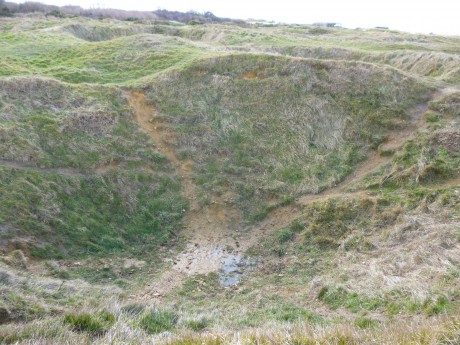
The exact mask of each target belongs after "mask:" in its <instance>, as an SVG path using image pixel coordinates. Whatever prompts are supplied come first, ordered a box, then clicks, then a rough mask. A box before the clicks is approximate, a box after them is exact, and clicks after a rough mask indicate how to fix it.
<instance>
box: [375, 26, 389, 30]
mask: <svg viewBox="0 0 460 345" xmlns="http://www.w3.org/2000/svg"><path fill="white" fill-rule="evenodd" d="M375 28H376V29H380V30H389V29H390V28H389V27H388V26H376V27H375Z"/></svg>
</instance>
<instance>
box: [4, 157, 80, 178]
mask: <svg viewBox="0 0 460 345" xmlns="http://www.w3.org/2000/svg"><path fill="white" fill-rule="evenodd" d="M0 165H5V166H8V167H10V168H14V169H22V170H35V171H40V172H43V173H49V174H61V175H66V176H70V177H85V176H86V175H85V174H82V173H81V172H79V171H78V170H77V169H72V168H42V167H37V166H32V165H30V163H27V162H17V161H7V160H0Z"/></svg>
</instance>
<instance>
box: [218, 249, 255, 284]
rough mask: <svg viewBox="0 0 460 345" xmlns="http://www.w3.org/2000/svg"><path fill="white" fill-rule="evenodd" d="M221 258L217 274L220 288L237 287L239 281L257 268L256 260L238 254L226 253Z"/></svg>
mask: <svg viewBox="0 0 460 345" xmlns="http://www.w3.org/2000/svg"><path fill="white" fill-rule="evenodd" d="M226 254H227V255H225V256H223V257H222V258H221V262H220V263H221V268H220V270H219V272H218V276H219V280H220V283H221V284H222V286H234V285H237V284H238V282H239V281H240V279H241V278H242V277H243V276H244V275H245V274H247V273H248V272H249V271H251V270H253V269H255V268H256V266H257V259H255V258H247V257H242V256H240V255H239V254H232V253H226Z"/></svg>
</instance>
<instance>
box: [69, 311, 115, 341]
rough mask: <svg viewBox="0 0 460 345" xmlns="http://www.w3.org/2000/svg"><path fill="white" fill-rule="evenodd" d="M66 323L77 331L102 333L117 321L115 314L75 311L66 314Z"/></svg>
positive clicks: (94, 333) (93, 333)
mask: <svg viewBox="0 0 460 345" xmlns="http://www.w3.org/2000/svg"><path fill="white" fill-rule="evenodd" d="M64 323H65V324H67V325H69V326H70V327H71V328H72V329H73V330H74V331H76V332H87V333H90V334H92V335H98V336H100V335H102V334H103V333H105V332H107V331H108V329H109V328H110V327H112V325H113V324H114V323H115V315H113V314H111V313H109V312H106V311H100V312H97V313H73V314H67V315H66V316H64Z"/></svg>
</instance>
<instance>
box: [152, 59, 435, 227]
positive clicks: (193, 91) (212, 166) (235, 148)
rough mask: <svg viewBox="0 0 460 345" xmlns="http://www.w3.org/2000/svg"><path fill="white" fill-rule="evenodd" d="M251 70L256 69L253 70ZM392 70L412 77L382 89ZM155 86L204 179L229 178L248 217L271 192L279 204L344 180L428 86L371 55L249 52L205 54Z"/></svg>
mask: <svg viewBox="0 0 460 345" xmlns="http://www.w3.org/2000/svg"><path fill="white" fill-rule="evenodd" d="M250 73H253V75H256V76H257V77H256V78H252V79H245V75H250ZM343 74H345V75H349V76H352V75H354V74H361V78H360V79H359V80H356V81H355V82H353V83H350V82H349V81H344V80H343V79H341V77H340V76H341V75H343ZM392 78H396V79H399V80H401V82H402V83H405V86H404V87H403V86H402V84H399V85H393V86H390V87H387V88H380V86H379V85H381V84H382V83H385V80H388V79H392ZM153 89H154V91H153V92H151V93H150V98H151V100H152V101H153V102H154V104H155V105H156V107H157V108H158V109H159V111H160V113H161V114H162V115H164V116H165V118H166V119H167V120H168V121H169V122H170V124H171V125H172V126H174V128H175V130H176V132H177V134H178V137H179V138H178V139H179V140H178V141H179V142H178V149H181V150H183V151H185V150H187V151H188V153H187V156H189V157H191V159H192V160H194V161H196V162H199V164H197V166H196V170H197V172H198V176H197V177H196V182H197V184H198V185H199V186H200V187H202V188H203V189H204V190H211V191H214V192H216V193H221V192H222V191H223V190H224V188H223V185H230V188H231V189H232V190H233V191H234V192H236V193H237V194H238V203H239V205H240V206H241V208H242V209H243V210H244V212H245V215H246V219H248V220H249V221H257V220H260V219H261V218H263V217H264V215H265V214H266V213H267V210H269V209H270V207H271V206H272V205H273V202H272V204H270V202H269V201H268V199H269V198H271V199H272V200H273V199H274V200H275V203H276V202H278V203H281V202H282V200H285V199H289V198H291V197H293V196H295V195H298V194H302V193H308V192H315V191H317V190H322V189H325V188H327V187H329V186H331V185H334V184H336V183H338V182H340V181H341V180H343V179H344V178H345V177H346V176H347V175H348V174H350V173H351V171H352V170H353V167H354V166H355V165H356V164H357V163H358V162H359V161H360V160H362V159H363V154H364V153H365V150H366V148H367V145H368V144H369V143H370V142H371V137H372V136H375V135H384V134H385V133H386V132H387V131H389V130H392V129H395V128H399V127H400V126H401V123H402V122H403V121H404V119H405V116H406V113H405V109H407V108H408V107H409V106H410V104H413V103H414V102H418V101H420V100H421V99H422V97H423V95H425V94H426V92H427V90H428V88H427V87H426V86H424V85H422V84H419V83H418V82H417V81H416V80H411V79H406V78H403V77H402V75H400V74H398V73H397V72H395V71H391V70H380V69H378V68H375V67H374V66H371V65H366V64H363V65H361V64H355V63H350V64H348V63H344V62H341V63H331V62H320V61H317V60H294V59H287V58H281V57H272V56H264V55H244V54H240V55H231V56H227V57H220V58H214V59H207V60H203V61H201V62H198V63H196V64H194V65H193V67H190V68H187V69H184V70H182V71H181V72H180V73H179V74H174V75H170V76H169V77H168V78H164V79H161V80H159V81H156V82H154V84H153ZM332 95H333V96H332ZM395 97H396V99H397V100H395ZM287 104H290V105H289V106H287ZM310 124H312V125H310ZM274 138H276V140H275V139H274Z"/></svg>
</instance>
